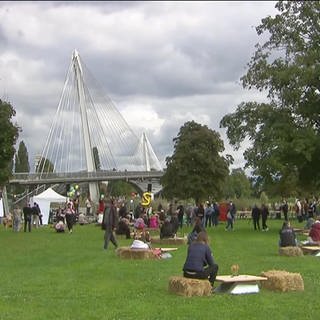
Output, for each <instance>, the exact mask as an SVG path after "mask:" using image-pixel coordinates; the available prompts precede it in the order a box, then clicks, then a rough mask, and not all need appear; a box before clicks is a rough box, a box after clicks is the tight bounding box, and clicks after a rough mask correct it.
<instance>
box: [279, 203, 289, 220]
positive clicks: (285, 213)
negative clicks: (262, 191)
mask: <svg viewBox="0 0 320 320" xmlns="http://www.w3.org/2000/svg"><path fill="white" fill-rule="evenodd" d="M288 210H289V207H288V202H287V200H286V199H283V203H282V206H281V211H282V212H283V216H284V220H285V221H288Z"/></svg>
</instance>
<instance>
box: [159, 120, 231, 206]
mask: <svg viewBox="0 0 320 320" xmlns="http://www.w3.org/2000/svg"><path fill="white" fill-rule="evenodd" d="M173 142H174V153H173V155H172V156H171V157H167V159H166V164H167V169H166V172H165V173H164V175H163V176H162V178H161V184H162V186H163V194H164V196H165V197H167V198H169V199H173V198H174V197H176V198H179V199H187V198H194V199H195V200H196V202H197V201H199V200H203V199H208V198H209V196H212V195H214V196H215V197H219V196H220V195H221V194H222V187H223V183H224V181H225V179H226V177H227V175H228V173H229V171H228V165H229V163H230V162H231V158H224V157H223V156H220V153H221V152H223V151H224V144H223V141H222V140H221V138H220V135H219V133H217V132H216V131H214V130H211V129H209V128H208V127H207V126H202V125H200V124H197V123H196V122H194V121H191V122H186V123H185V124H184V125H183V126H182V127H181V128H180V131H179V133H178V136H177V137H176V138H174V139H173Z"/></svg>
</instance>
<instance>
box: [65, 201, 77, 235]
mask: <svg viewBox="0 0 320 320" xmlns="http://www.w3.org/2000/svg"><path fill="white" fill-rule="evenodd" d="M65 217H66V221H67V227H68V230H69V233H72V231H73V224H74V220H75V214H74V210H73V208H72V204H71V203H70V202H69V203H68V204H67V208H66V210H65Z"/></svg>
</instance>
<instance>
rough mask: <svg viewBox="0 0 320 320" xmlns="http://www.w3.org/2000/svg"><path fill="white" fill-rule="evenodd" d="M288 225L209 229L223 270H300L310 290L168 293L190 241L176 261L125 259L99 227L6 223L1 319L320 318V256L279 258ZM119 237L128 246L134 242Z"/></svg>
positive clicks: (241, 223)
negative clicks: (14, 226)
mask: <svg viewBox="0 0 320 320" xmlns="http://www.w3.org/2000/svg"><path fill="white" fill-rule="evenodd" d="M281 224H282V222H281V221H280V220H272V221H269V227H270V231H269V232H255V231H253V228H252V226H251V224H249V222H248V221H247V220H238V221H236V224H235V231H234V232H225V230H224V224H221V225H219V226H218V228H216V229H209V228H208V233H209V235H210V239H211V247H212V249H213V252H214V256H215V259H216V261H217V263H218V264H219V267H220V270H219V274H229V273H230V266H231V265H232V264H233V263H237V264H239V265H240V273H242V274H252V275H259V274H260V273H261V272H262V271H267V270H271V269H277V270H287V271H289V272H300V273H301V275H302V277H303V279H304V284H305V291H304V292H289V293H279V292H272V291H268V290H264V289H262V290H261V291H260V292H259V293H258V294H246V295H228V294H223V295H221V294H220V295H213V296H210V297H192V298H185V297H180V296H176V295H173V294H170V293H169V292H168V279H169V277H170V276H172V275H181V274H182V271H181V269H182V265H183V263H184V261H185V257H186V249H187V247H186V246H180V247H179V249H178V250H177V251H175V252H172V258H171V259H163V260H158V261H151V260H122V259H119V258H118V257H117V256H116V255H115V252H114V249H113V246H112V245H111V246H110V247H109V249H108V250H107V251H105V250H103V231H102V230H101V229H100V228H99V227H96V226H94V225H88V226H78V225H77V226H76V227H75V229H74V233H73V234H71V235H70V234H68V233H66V234H58V233H56V232H54V230H53V229H52V228H50V227H42V228H40V229H36V230H35V229H34V230H32V232H31V233H24V232H20V233H13V232H12V231H11V230H5V229H4V228H3V226H1V227H0V243H1V250H0V266H1V267H0V268H1V283H0V319H119V320H120V319H212V318H216V319H268V320H270V319H272V318H274V319H277V320H280V319H318V317H319V314H318V313H319V311H318V308H317V304H318V299H319V298H318V297H319V294H320V280H319V279H320V278H319V262H320V260H319V258H317V257H314V256H303V257H281V256H279V255H278V231H279V229H280V226H281ZM294 224H295V225H296V226H297V227H298V226H301V225H297V223H296V222H294ZM189 231H190V228H187V227H184V228H183V230H182V232H183V233H185V234H186V233H187V232H189ZM118 241H119V244H120V245H121V246H127V245H129V244H130V243H131V241H132V240H131V241H130V240H126V239H123V238H122V239H118Z"/></svg>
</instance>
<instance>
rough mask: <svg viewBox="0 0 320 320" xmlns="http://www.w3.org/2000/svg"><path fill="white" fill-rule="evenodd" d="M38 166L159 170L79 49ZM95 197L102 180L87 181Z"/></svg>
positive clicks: (47, 168) (42, 170)
mask: <svg viewBox="0 0 320 320" xmlns="http://www.w3.org/2000/svg"><path fill="white" fill-rule="evenodd" d="M40 159H42V161H40V162H39V166H38V169H37V172H39V173H40V174H41V173H47V172H48V171H53V172H57V173H63V172H65V173H67V172H68V173H70V172H89V173H90V172H97V171H99V170H115V169H116V170H120V171H122V170H123V171H124V170H127V171H150V170H157V171H161V170H162V167H161V164H160V162H159V160H158V158H157V156H156V154H155V152H154V151H153V148H152V146H151V144H150V142H149V140H148V139H147V137H146V134H145V133H142V136H141V138H140V139H138V137H137V136H136V134H135V133H134V132H133V130H132V129H131V128H130V127H129V125H128V123H127V122H126V120H125V119H124V118H123V116H122V115H121V113H120V112H119V111H118V110H117V108H116V107H115V105H114V103H113V102H112V100H111V99H110V98H109V97H108V96H106V95H105V94H104V93H103V91H102V89H101V88H100V86H99V85H98V84H97V82H96V80H95V79H94V77H93V76H92V75H91V74H90V72H89V70H88V68H87V67H86V66H85V65H84V63H83V62H82V60H81V58H80V55H79V53H78V52H77V51H76V50H75V51H74V52H73V54H72V58H71V63H70V66H69V69H68V72H67V76H66V80H65V83H64V87H63V90H62V94H61V97H60V101H59V104H58V108H57V111H56V114H55V117H54V119H53V122H52V125H51V128H50V131H49V134H48V136H47V139H46V142H45V146H44V148H43V150H42V153H41V156H40ZM89 191H90V196H91V198H92V200H93V201H97V200H98V198H99V190H98V184H97V183H96V182H92V183H89Z"/></svg>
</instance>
